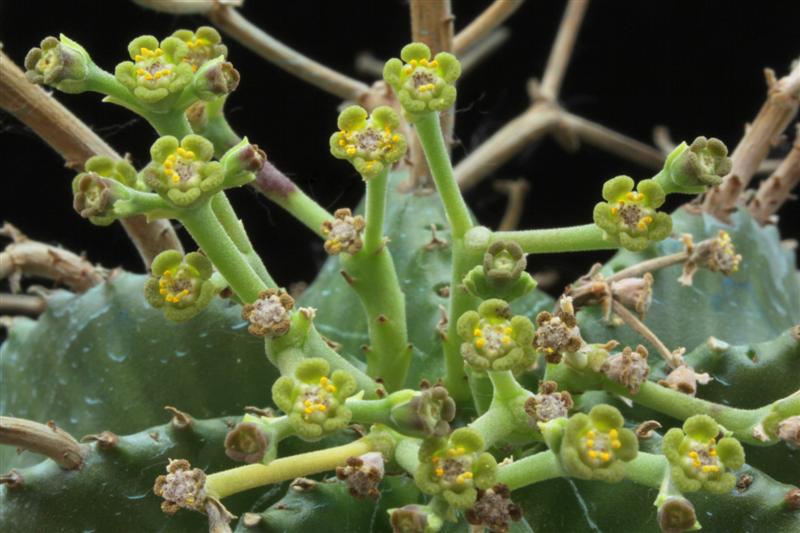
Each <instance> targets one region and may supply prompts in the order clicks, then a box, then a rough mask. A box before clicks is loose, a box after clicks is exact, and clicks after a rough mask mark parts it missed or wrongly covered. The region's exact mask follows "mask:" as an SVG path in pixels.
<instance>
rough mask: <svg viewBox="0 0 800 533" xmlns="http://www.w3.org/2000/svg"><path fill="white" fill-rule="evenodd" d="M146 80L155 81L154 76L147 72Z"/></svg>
mask: <svg viewBox="0 0 800 533" xmlns="http://www.w3.org/2000/svg"><path fill="white" fill-rule="evenodd" d="M144 79H146V80H147V81H153V75H152V74H150V73H149V72H146V73H145V75H144Z"/></svg>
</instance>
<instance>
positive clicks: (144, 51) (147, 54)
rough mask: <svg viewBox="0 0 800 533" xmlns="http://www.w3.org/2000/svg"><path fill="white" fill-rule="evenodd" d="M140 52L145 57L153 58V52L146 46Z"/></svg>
mask: <svg viewBox="0 0 800 533" xmlns="http://www.w3.org/2000/svg"><path fill="white" fill-rule="evenodd" d="M139 52H140V53H141V54H142V55H143V56H144V57H153V51H152V50H150V49H149V48H145V47H144V46H143V47H141V48H140V49H139Z"/></svg>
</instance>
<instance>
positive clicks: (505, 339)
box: [501, 335, 511, 345]
mask: <svg viewBox="0 0 800 533" xmlns="http://www.w3.org/2000/svg"><path fill="white" fill-rule="evenodd" d="M501 341H502V342H503V344H505V345H508V344H511V337H509V336H508V335H503V338H502V339H501Z"/></svg>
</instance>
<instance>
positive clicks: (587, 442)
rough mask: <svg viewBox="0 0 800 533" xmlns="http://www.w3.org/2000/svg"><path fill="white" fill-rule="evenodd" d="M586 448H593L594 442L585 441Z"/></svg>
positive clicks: (590, 440)
mask: <svg viewBox="0 0 800 533" xmlns="http://www.w3.org/2000/svg"><path fill="white" fill-rule="evenodd" d="M586 446H588V447H589V448H594V441H593V440H592V439H589V440H587V441H586Z"/></svg>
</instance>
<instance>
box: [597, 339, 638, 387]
mask: <svg viewBox="0 0 800 533" xmlns="http://www.w3.org/2000/svg"><path fill="white" fill-rule="evenodd" d="M647 355H648V353H647V348H645V347H644V346H642V345H641V344H640V345H638V346H637V347H636V350H633V349H632V348H631V347H630V346H626V347H625V349H623V350H622V353H618V354H614V355H612V356H611V357H609V358H608V359H607V360H606V361H605V363H603V366H602V367H600V371H601V372H602V373H603V374H605V375H606V376H607V377H608V378H609V379H610V380H612V381H616V382H617V383H619V384H620V385H623V386H624V387H625V388H626V389H628V392H629V393H631V394H636V393H637V392H639V388H640V387H641V386H642V383H644V382H645V381H647V376H648V375H649V374H650V366H649V365H648V364H647Z"/></svg>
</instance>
